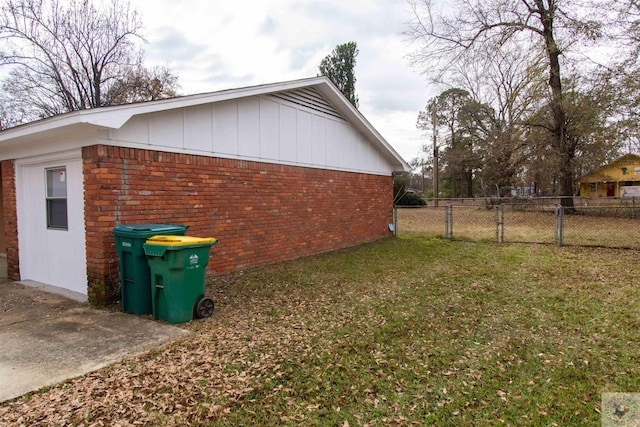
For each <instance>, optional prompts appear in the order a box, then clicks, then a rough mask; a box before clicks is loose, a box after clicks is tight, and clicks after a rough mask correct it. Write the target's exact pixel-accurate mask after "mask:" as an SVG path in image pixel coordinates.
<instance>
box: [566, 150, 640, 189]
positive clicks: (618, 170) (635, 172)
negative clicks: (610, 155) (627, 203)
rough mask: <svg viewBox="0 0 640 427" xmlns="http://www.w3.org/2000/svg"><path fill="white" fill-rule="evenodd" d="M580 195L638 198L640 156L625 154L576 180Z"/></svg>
mask: <svg viewBox="0 0 640 427" xmlns="http://www.w3.org/2000/svg"><path fill="white" fill-rule="evenodd" d="M576 183H577V184H578V185H579V194H580V196H582V197H638V198H640V156H639V155H637V154H626V155H624V156H622V157H620V158H619V159H617V160H614V161H613V162H611V163H609V164H608V165H606V166H603V167H601V168H599V169H596V170H594V171H593V172H591V173H588V174H586V175H584V176H582V177H581V178H579V179H577V180H576Z"/></svg>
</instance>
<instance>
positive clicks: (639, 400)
mask: <svg viewBox="0 0 640 427" xmlns="http://www.w3.org/2000/svg"><path fill="white" fill-rule="evenodd" d="M601 411H602V427H613V426H626V427H640V393H602V406H601Z"/></svg>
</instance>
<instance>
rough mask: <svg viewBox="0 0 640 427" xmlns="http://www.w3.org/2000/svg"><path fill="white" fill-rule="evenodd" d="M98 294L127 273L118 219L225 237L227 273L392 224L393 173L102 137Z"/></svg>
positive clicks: (96, 198)
mask: <svg viewBox="0 0 640 427" xmlns="http://www.w3.org/2000/svg"><path fill="white" fill-rule="evenodd" d="M83 159H84V160H83V163H84V165H83V168H84V177H85V178H84V179H85V182H84V188H85V215H86V217H85V222H86V229H87V273H88V278H89V298H90V301H93V302H95V303H101V302H105V301H108V300H109V299H110V298H111V297H112V294H113V289H115V288H116V284H117V280H118V258H117V255H116V252H115V248H114V238H113V236H112V235H111V230H112V229H113V227H114V226H115V225H116V224H133V223H157V224H161V223H178V224H184V225H188V226H189V231H188V232H187V235H191V236H198V237H216V238H217V239H219V242H218V244H217V245H215V246H213V248H212V251H211V254H212V257H211V260H210V262H209V266H208V272H209V273H210V274H213V273H224V272H229V271H232V270H236V269H242V268H246V267H254V266H260V265H266V264H271V263H275V262H279V261H283V260H288V259H293V258H297V257H301V256H306V255H311V254H317V253H321V252H326V251H330V250H335V249H339V248H343V247H347V246H352V245H355V244H358V243H363V242H367V241H371V240H375V239H379V238H382V237H385V236H389V235H390V234H391V233H390V232H389V231H388V229H387V225H388V223H390V222H391V221H392V197H393V188H392V187H393V185H392V178H391V177H390V176H386V177H385V176H378V175H365V174H356V173H348V172H337V171H326V170H320V169H312V168H302V167H292V166H283V165H273V164H266V163H258V162H248V161H238V160H229V159H220V158H213V157H204V156H194V155H185V154H175V153H164V152H156V151H150V150H137V149H129V148H120V147H111V146H102V145H96V146H91V147H85V148H84V149H83Z"/></svg>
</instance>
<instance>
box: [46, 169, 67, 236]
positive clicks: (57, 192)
mask: <svg viewBox="0 0 640 427" xmlns="http://www.w3.org/2000/svg"><path fill="white" fill-rule="evenodd" d="M46 174H47V228H53V229H58V230H67V229H68V227H69V225H68V222H67V169H66V168H64V167H59V168H51V169H46Z"/></svg>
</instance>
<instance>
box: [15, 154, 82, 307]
mask: <svg viewBox="0 0 640 427" xmlns="http://www.w3.org/2000/svg"><path fill="white" fill-rule="evenodd" d="M16 171H17V173H16V198H17V202H18V249H19V259H20V276H21V279H22V280H34V281H37V282H41V283H45V284H48V285H53V286H57V287H60V288H64V289H68V290H71V291H75V292H79V293H81V294H84V295H86V294H87V262H86V252H85V229H84V187H83V181H82V159H81V158H78V157H76V156H72V157H68V156H67V157H64V156H62V157H60V158H58V159H56V158H54V157H50V158H48V159H40V160H31V161H26V160H22V161H18V162H17V169H16Z"/></svg>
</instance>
